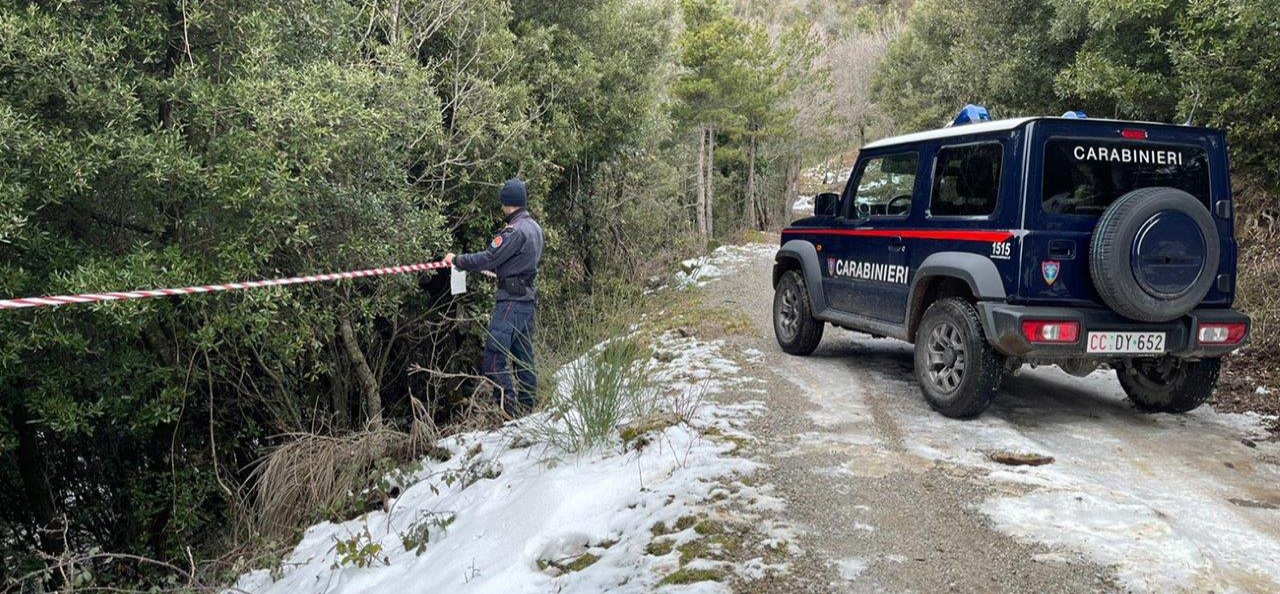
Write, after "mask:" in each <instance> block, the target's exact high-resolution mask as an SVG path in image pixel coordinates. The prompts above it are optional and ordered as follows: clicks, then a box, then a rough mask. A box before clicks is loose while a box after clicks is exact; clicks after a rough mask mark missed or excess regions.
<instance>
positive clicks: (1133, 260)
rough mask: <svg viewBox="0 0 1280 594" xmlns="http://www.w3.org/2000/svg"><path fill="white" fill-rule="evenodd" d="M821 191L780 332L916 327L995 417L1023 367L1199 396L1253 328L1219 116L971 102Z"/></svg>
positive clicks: (948, 378)
mask: <svg viewBox="0 0 1280 594" xmlns="http://www.w3.org/2000/svg"><path fill="white" fill-rule="evenodd" d="M814 203H815V204H814V206H815V208H814V210H815V212H814V216H812V217H808V218H804V219H801V220H798V221H796V222H795V223H793V224H792V225H791V226H790V227H787V228H786V229H784V230H783V231H782V247H781V249H779V250H778V252H777V256H776V264H775V265H774V269H773V285H774V304H773V320H774V331H775V333H776V335H777V339H778V344H779V345H780V346H781V347H782V349H783V350H784V351H786V352H788V353H791V354H794V355H807V354H809V353H811V352H813V350H814V349H815V348H816V347H817V346H818V342H819V341H820V340H821V338H822V331H823V328H824V326H825V324H828V323H829V324H833V325H836V326H840V327H843V328H848V329H852V330H858V331H862V332H866V333H869V334H871V335H874V336H887V337H892V338H897V339H900V340H905V341H908V342H913V343H915V376H916V379H917V380H918V382H919V384H920V388H921V391H922V392H923V393H924V397H925V399H926V400H928V402H929V404H930V405H931V406H932V407H933V408H934V409H935V410H937V411H938V412H940V413H942V414H943V415H946V416H949V417H956V418H966V417H973V416H976V415H978V414H979V413H981V412H982V411H983V410H985V409H986V408H987V406H988V405H989V404H990V403H991V400H992V398H994V397H995V394H996V391H997V389H998V388H999V386H1000V382H1001V379H1002V378H1003V377H1004V375H1005V374H1006V373H1010V372H1013V371H1016V370H1017V369H1018V368H1019V367H1020V366H1021V365H1023V364H1035V365H1046V364H1054V365H1058V366H1059V367H1061V368H1062V369H1063V370H1064V371H1066V372H1067V373H1070V374H1073V375H1076V376H1080V377H1084V376H1086V375H1089V374H1090V373H1092V372H1093V371H1094V370H1096V369H1097V368H1098V367H1099V366H1102V365H1106V366H1109V367H1110V368H1112V369H1115V370H1116V373H1117V375H1118V377H1119V380H1120V384H1121V385H1122V386H1123V387H1124V391H1125V393H1126V394H1127V395H1128V397H1129V398H1130V400H1132V401H1133V402H1134V404H1135V405H1136V406H1137V407H1138V408H1139V409H1142V410H1145V411H1156V412H1172V413H1181V412H1186V411H1190V410H1192V409H1194V408H1196V407H1198V406H1200V405H1201V404H1202V403H1204V402H1205V401H1206V400H1207V399H1208V398H1209V396H1210V394H1211V393H1212V391H1213V389H1214V386H1215V385H1216V383H1217V381H1218V371H1219V368H1220V366H1221V362H1222V357H1223V356H1224V355H1226V354H1227V353H1229V352H1231V351H1232V350H1234V349H1237V348H1239V347H1240V346H1241V345H1242V344H1243V343H1244V341H1245V340H1246V338H1247V337H1248V334H1249V318H1247V317H1246V316H1244V315H1243V314H1241V313H1238V312H1236V311H1233V310H1232V309H1231V304H1232V301H1233V298H1234V294H1235V280H1236V242H1235V238H1234V235H1233V227H1232V201H1231V182H1230V179H1229V176H1228V164H1227V143H1226V138H1225V135H1224V134H1223V132H1222V131H1220V130H1214V129H1208V128H1199V127H1191V126H1176V125H1168V124H1156V123H1146V122H1141V123H1140V122H1125V121H1115V120H1100V119H1090V118H1088V117H1086V116H1085V115H1084V114H1083V113H1080V112H1068V113H1067V114H1064V115H1063V116H1062V117H1037V118H1019V119H1007V120H995V121H992V120H990V118H989V117H988V116H987V112H986V110H985V109H983V108H981V107H978V106H972V105H970V106H966V107H965V109H964V110H962V111H961V113H960V115H959V116H958V117H957V118H956V121H955V122H954V123H953V124H952V125H950V126H948V127H946V128H943V129H940V130H934V131H929V132H921V133H918V134H908V135H906V136H899V137H896V138H889V139H886V140H881V141H878V142H873V143H871V144H869V145H867V146H865V147H863V148H862V150H861V151H860V153H859V155H858V160H857V163H856V164H855V166H854V169H853V173H852V175H851V177H850V178H849V182H848V184H847V185H846V186H845V188H844V191H843V193H841V194H834V193H833V194H822V195H819V196H817V197H815V200H814Z"/></svg>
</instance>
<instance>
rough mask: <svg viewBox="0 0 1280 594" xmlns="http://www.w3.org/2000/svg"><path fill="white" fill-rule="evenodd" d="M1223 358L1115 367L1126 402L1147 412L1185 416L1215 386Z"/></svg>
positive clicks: (1139, 362)
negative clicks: (1127, 398) (1126, 397)
mask: <svg viewBox="0 0 1280 594" xmlns="http://www.w3.org/2000/svg"><path fill="white" fill-rule="evenodd" d="M1221 369H1222V359H1217V358H1215V359H1201V360H1199V361H1187V360H1184V359H1175V358H1172V357H1164V358H1161V359H1135V360H1133V361H1130V362H1127V363H1123V364H1120V365H1118V366H1117V367H1116V377H1118V378H1119V379H1120V385H1121V386H1122V387H1123V388H1124V393H1125V394H1127V395H1128V396H1129V400H1131V401H1133V404H1134V405H1135V406H1137V407H1138V409H1140V410H1143V411H1146V412H1163V413H1185V412H1190V411H1192V410H1195V409H1196V408H1199V407H1200V405H1201V404H1204V403H1205V402H1207V401H1208V400H1209V397H1210V396H1212V395H1213V389H1214V387H1216V386H1217V385H1218V372H1219V371H1220V370H1221Z"/></svg>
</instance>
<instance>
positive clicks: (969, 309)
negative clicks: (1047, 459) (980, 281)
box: [915, 298, 1004, 419]
mask: <svg viewBox="0 0 1280 594" xmlns="http://www.w3.org/2000/svg"><path fill="white" fill-rule="evenodd" d="M915 348H916V356H915V360H916V369H915V374H916V381H917V382H919V384H920V391H921V392H923V393H924V398H925V400H926V401H928V402H929V406H932V407H933V409H934V410H936V411H938V412H940V413H942V414H943V415H945V416H948V417H951V418H955V419H965V418H970V417H974V416H977V415H979V414H981V413H982V411H984V410H986V409H987V407H988V406H990V405H991V401H992V400H993V399H994V398H995V396H996V391H997V390H998V389H999V388H1000V381H1001V380H1002V379H1003V378H1004V357H1003V356H1002V355H1000V354H999V353H997V352H996V351H995V350H994V349H992V348H991V345H990V344H989V343H988V342H987V337H986V335H985V334H984V333H983V331H982V322H981V321H980V320H979V318H978V312H977V310H975V309H974V308H973V306H972V305H970V304H969V303H968V302H967V301H965V300H963V299H957V298H949V299H943V300H940V301H938V302H937V303H934V304H933V305H931V306H930V307H929V310H928V311H926V312H925V314H924V318H923V319H921V321H920V326H919V327H918V328H917V329H916V347H915Z"/></svg>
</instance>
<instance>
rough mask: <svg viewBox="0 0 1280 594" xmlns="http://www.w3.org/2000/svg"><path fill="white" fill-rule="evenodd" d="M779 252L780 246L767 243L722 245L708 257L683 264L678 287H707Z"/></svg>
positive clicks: (678, 276)
mask: <svg viewBox="0 0 1280 594" xmlns="http://www.w3.org/2000/svg"><path fill="white" fill-rule="evenodd" d="M777 251H778V246H776V245H772V244H765V243H748V244H746V245H722V246H720V247H718V248H716V249H714V250H712V252H711V253H710V254H708V255H706V256H702V257H700V258H691V259H688V260H685V261H683V262H681V263H680V268H681V269H680V271H679V272H676V286H678V287H681V288H684V287H690V286H696V287H705V286H707V284H708V283H710V282H711V281H713V280H715V279H718V278H720V277H722V276H726V275H728V274H731V273H733V272H735V271H737V270H738V269H740V268H742V267H743V266H745V265H749V264H752V263H754V262H757V261H759V258H761V257H763V256H773V254H775V253H776V252H777Z"/></svg>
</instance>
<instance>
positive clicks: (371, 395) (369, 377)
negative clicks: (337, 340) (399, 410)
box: [338, 315, 382, 429]
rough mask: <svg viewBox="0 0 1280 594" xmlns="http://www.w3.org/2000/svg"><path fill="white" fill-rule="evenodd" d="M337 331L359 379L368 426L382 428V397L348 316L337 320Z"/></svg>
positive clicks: (376, 380)
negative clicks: (367, 415)
mask: <svg viewBox="0 0 1280 594" xmlns="http://www.w3.org/2000/svg"><path fill="white" fill-rule="evenodd" d="M338 329H339V330H340V331H341V332H342V344H343V346H345V347H346V349H347V358H349V359H351V365H352V366H354V367H355V368H356V375H357V376H359V377H360V385H361V386H362V387H363V390H364V402H365V408H366V409H368V414H369V426H370V427H372V428H375V429H376V428H379V427H382V395H381V394H380V393H379V390H378V379H377V378H376V377H374V376H373V370H372V369H370V368H369V361H368V360H366V359H365V358H364V353H363V352H361V351H360V344H359V343H358V342H356V331H355V328H354V327H352V325H351V318H350V316H349V315H344V316H342V317H340V318H338Z"/></svg>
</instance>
